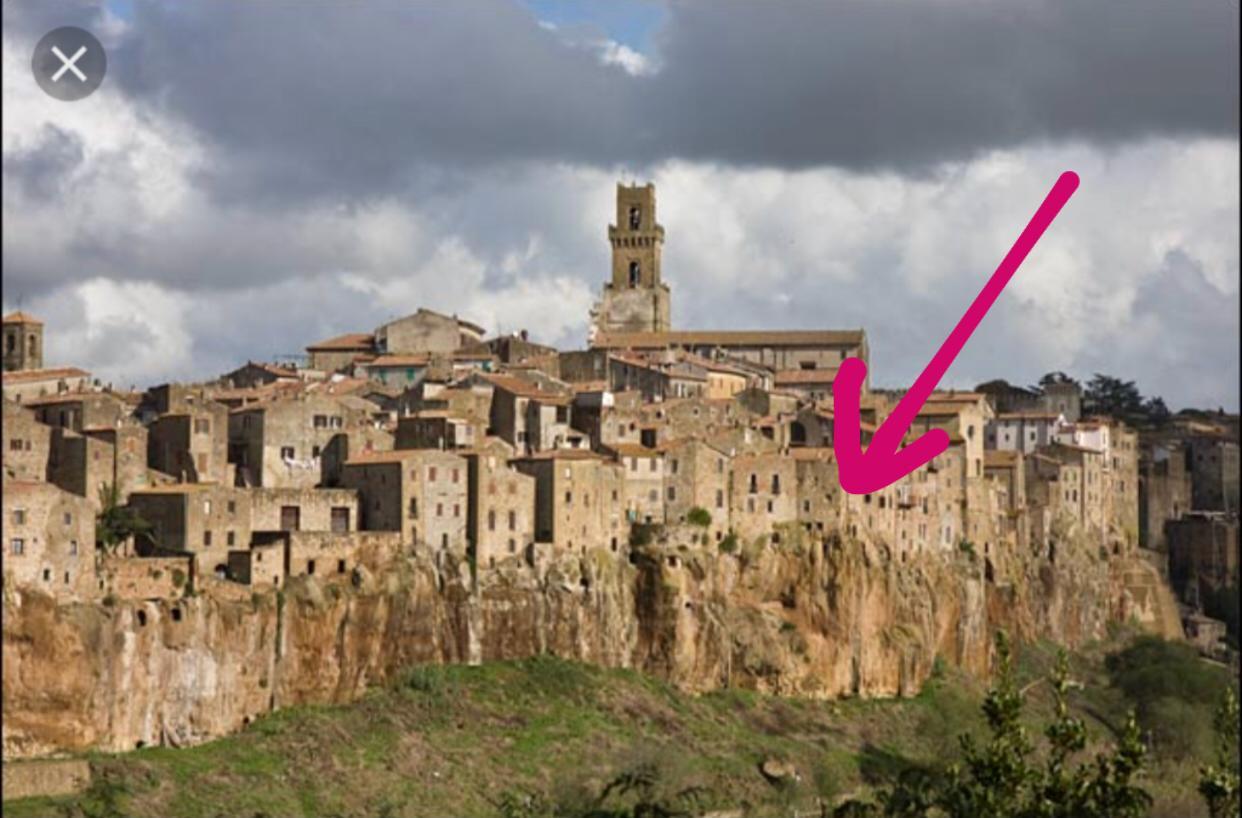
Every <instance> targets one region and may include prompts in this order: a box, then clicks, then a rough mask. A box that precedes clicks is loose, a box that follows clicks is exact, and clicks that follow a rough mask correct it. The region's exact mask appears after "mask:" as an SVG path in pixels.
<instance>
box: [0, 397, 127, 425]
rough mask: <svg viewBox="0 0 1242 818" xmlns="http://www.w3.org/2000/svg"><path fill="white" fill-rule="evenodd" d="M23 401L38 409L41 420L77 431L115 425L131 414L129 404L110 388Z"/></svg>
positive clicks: (37, 417)
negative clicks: (108, 390)
mask: <svg viewBox="0 0 1242 818" xmlns="http://www.w3.org/2000/svg"><path fill="white" fill-rule="evenodd" d="M23 404H24V405H25V406H27V407H29V408H30V409H31V410H32V411H33V412H34V413H35V419H36V420H38V421H39V422H40V423H45V424H47V425H48V426H53V427H61V428H64V429H72V430H73V431H75V432H80V431H82V430H83V429H86V428H99V427H103V426H116V425H117V424H119V423H123V422H124V421H126V420H127V419H128V418H129V416H130V414H131V410H130V407H129V404H127V403H126V402H125V401H123V400H122V399H121V398H119V397H117V396H116V395H114V394H113V393H111V392H70V393H66V394H63V395H50V396H48V397H45V398H34V399H31V400H28V401H24V402H23Z"/></svg>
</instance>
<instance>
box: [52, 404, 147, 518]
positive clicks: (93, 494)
mask: <svg viewBox="0 0 1242 818" xmlns="http://www.w3.org/2000/svg"><path fill="white" fill-rule="evenodd" d="M51 432H52V434H51V445H50V451H49V453H48V469H47V477H48V480H49V481H50V482H52V483H55V484H56V485H58V486H60V487H61V488H62V489H64V490H66V491H69V492H72V493H74V494H77V495H78V496H80V497H85V498H86V499H87V501H89V502H90V503H92V504H94V505H96V506H98V505H99V504H100V502H101V497H102V495H103V494H104V493H105V491H106V490H107V491H110V490H111V487H113V486H115V488H116V492H117V500H118V502H121V503H124V502H125V500H126V498H127V497H128V496H129V493H130V492H131V491H134V490H138V489H143V488H147V487H150V486H152V485H155V484H157V483H162V482H164V481H165V480H166V479H167V478H161V477H160V475H159V473H158V472H153V471H151V469H149V468H147V430H146V428H145V427H143V426H139V425H137V424H133V423H125V424H122V425H119V426H98V427H88V428H84V429H83V430H82V432H81V433H80V434H79V433H77V432H74V431H72V430H71V429H67V428H63V427H57V428H54V429H52V430H51Z"/></svg>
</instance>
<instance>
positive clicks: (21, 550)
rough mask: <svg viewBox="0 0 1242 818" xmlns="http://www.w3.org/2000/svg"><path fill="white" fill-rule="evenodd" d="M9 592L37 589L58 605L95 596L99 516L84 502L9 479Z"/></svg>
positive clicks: (5, 485) (6, 553)
mask: <svg viewBox="0 0 1242 818" xmlns="http://www.w3.org/2000/svg"><path fill="white" fill-rule="evenodd" d="M0 490H2V491H3V494H4V515H3V523H2V528H3V533H2V534H0V537H2V538H3V543H4V554H3V568H4V585H5V588H9V587H13V586H22V587H29V588H38V589H39V590H41V591H43V592H45V593H48V594H51V595H52V596H54V597H56V598H57V599H59V600H86V599H90V598H93V597H94V596H96V595H97V593H96V592H97V591H98V586H97V585H96V572H95V515H94V512H93V510H92V509H91V507H90V505H89V504H88V503H87V502H86V501H85V500H84V499H82V498H81V497H77V496H75V495H72V494H70V493H68V492H66V491H63V490H61V489H59V488H57V487H56V486H54V485H51V484H49V483H45V482H37V481H27V480H11V479H7V478H6V479H5V480H4V482H3V485H2V486H0Z"/></svg>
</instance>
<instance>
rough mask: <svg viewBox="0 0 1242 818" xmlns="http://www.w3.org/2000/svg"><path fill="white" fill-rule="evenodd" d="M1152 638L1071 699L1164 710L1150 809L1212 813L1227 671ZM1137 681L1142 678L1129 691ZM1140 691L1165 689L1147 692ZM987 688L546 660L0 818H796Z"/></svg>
mask: <svg viewBox="0 0 1242 818" xmlns="http://www.w3.org/2000/svg"><path fill="white" fill-rule="evenodd" d="M1144 644H1145V645H1147V646H1148V647H1147V648H1145V649H1146V650H1148V652H1147V653H1145V654H1142V653H1140V654H1133V652H1132V654H1127V656H1128V657H1129V659H1130V660H1132V664H1134V665H1136V666H1138V667H1135V668H1127V667H1125V666H1124V665H1125V662H1122V661H1120V660H1114V661H1113V662H1111V665H1112V673H1111V674H1110V671H1109V669H1108V668H1107V667H1106V663H1105V660H1104V649H1103V647H1102V646H1101V647H1097V648H1096V649H1094V650H1090V651H1087V652H1084V653H1083V654H1080V655H1078V656H1076V657H1075V663H1074V664H1075V676H1076V677H1077V678H1080V679H1082V680H1083V681H1084V682H1086V687H1085V689H1084V690H1083V691H1082V692H1081V693H1080V694H1079V695H1077V697H1076V706H1077V708H1078V709H1079V711H1080V712H1081V713H1082V714H1084V715H1085V716H1086V717H1087V718H1088V719H1089V725H1090V728H1091V730H1092V733H1093V735H1094V736H1096V737H1097V738H1108V737H1109V736H1110V731H1111V730H1112V729H1113V728H1114V727H1115V726H1117V725H1119V724H1120V722H1121V719H1122V717H1123V714H1124V713H1125V712H1126V711H1127V709H1128V708H1129V707H1131V706H1134V705H1136V704H1138V705H1140V706H1141V707H1143V708H1146V710H1147V711H1150V712H1148V716H1147V717H1148V718H1149V719H1151V724H1152V725H1162V726H1163V728H1164V730H1163V732H1164V735H1163V736H1157V735H1156V734H1157V733H1159V732H1160V730H1159V729H1157V727H1155V726H1153V727H1152V728H1151V729H1152V730H1153V735H1154V736H1156V738H1155V739H1153V740H1157V739H1158V740H1159V741H1160V742H1162V746H1161V747H1159V748H1157V752H1156V753H1155V754H1154V757H1153V758H1152V765H1151V768H1150V772H1149V774H1148V775H1147V776H1146V778H1145V781H1146V783H1147V784H1148V786H1149V788H1150V790H1151V792H1152V793H1153V794H1154V795H1155V796H1156V797H1157V804H1156V808H1155V810H1154V811H1153V815H1157V816H1159V815H1178V816H1188V815H1197V814H1202V813H1203V807H1202V805H1201V803H1200V802H1199V800H1198V797H1197V795H1196V794H1195V783H1196V780H1197V779H1196V771H1197V766H1198V763H1199V758H1200V757H1203V758H1206V753H1208V752H1210V719H1211V703H1210V702H1207V701H1204V700H1205V699H1210V698H1211V697H1212V696H1214V695H1215V694H1216V693H1217V692H1219V690H1220V686H1221V685H1223V684H1224V683H1225V682H1224V678H1225V672H1224V670H1223V669H1219V668H1213V667H1208V666H1206V665H1203V663H1201V662H1199V661H1198V660H1197V659H1195V658H1194V657H1193V655H1191V654H1188V653H1185V652H1182V651H1178V650H1177V649H1175V648H1168V646H1164V645H1157V647H1156V648H1150V644H1151V643H1144ZM1135 650H1137V649H1135ZM1153 651H1155V652H1154V653H1153ZM1171 651H1172V652H1171ZM1052 657H1053V651H1052V649H1050V648H1047V647H1044V646H1028V647H1026V648H1024V649H1023V650H1022V651H1021V652H1020V654H1019V661H1020V666H1021V672H1022V675H1023V677H1024V678H1025V679H1026V680H1028V681H1034V680H1035V679H1037V678H1039V676H1040V675H1041V674H1042V673H1044V672H1045V671H1046V670H1047V668H1048V666H1049V665H1050V664H1051V661H1052ZM1170 657H1171V658H1170ZM1161 662H1164V663H1165V665H1168V667H1164V666H1163V665H1161ZM1186 663H1189V664H1186ZM1153 666H1155V667H1157V668H1160V669H1158V670H1155V671H1153V670H1152V667H1153ZM1188 667H1189V668H1190V672H1191V675H1192V676H1193V677H1194V679H1196V680H1198V681H1196V682H1195V683H1194V684H1197V685H1199V687H1194V684H1192V687H1194V690H1193V691H1192V695H1191V696H1190V698H1189V699H1187V697H1185V696H1182V695H1181V692H1184V688H1185V683H1184V682H1176V681H1175V680H1176V679H1177V678H1185V674H1186V673H1187V668H1188ZM1131 671H1133V672H1135V673H1140V674H1146V676H1143V677H1142V678H1139V677H1137V676H1134V675H1133V673H1131ZM1127 673H1131V675H1130V676H1126V675H1125V674H1127ZM1136 680H1137V681H1136ZM1127 683H1130V684H1131V685H1133V684H1139V685H1141V686H1143V687H1142V689H1141V690H1139V691H1138V692H1137V693H1135V692H1134V691H1128V690H1127V687H1126V684H1127ZM1045 688H1046V685H1042V684H1038V683H1036V684H1035V685H1034V686H1032V687H1031V688H1030V689H1029V692H1028V698H1029V700H1030V702H1031V707H1030V708H1029V710H1030V712H1031V717H1032V719H1033V720H1034V721H1036V722H1038V721H1039V720H1040V719H1043V718H1046V717H1047V715H1048V712H1049V711H1048V701H1049V697H1048V695H1047V691H1046V689H1045ZM1200 688H1202V689H1200ZM1144 690H1149V691H1150V690H1157V691H1158V693H1157V694H1156V695H1154V696H1148V697H1147V698H1150V699H1151V701H1146V700H1144V696H1145V694H1144V693H1143V691H1144ZM1179 691H1180V692H1179ZM982 693H983V689H982V686H981V685H979V684H977V683H975V682H972V681H970V680H967V679H964V678H961V677H960V676H958V675H956V674H954V673H952V672H949V671H945V672H941V673H938V674H937V677H936V678H935V679H934V680H933V681H932V682H931V683H930V684H929V685H928V686H927V688H926V690H925V691H924V692H923V693H922V694H921V695H920V696H919V697H917V698H915V699H910V700H904V701H839V702H818V701H806V700H796V699H778V698H773V697H765V696H758V695H755V694H752V693H748V692H744V691H727V692H721V693H715V694H711V695H706V696H699V697H693V696H686V695H684V694H680V693H678V692H676V691H675V690H673V689H671V688H670V687H668V686H667V685H665V684H663V683H661V682H658V681H655V680H653V679H649V678H646V677H643V676H641V675H639V674H637V673H633V672H629V671H624V670H601V669H598V668H594V667H589V666H584V665H579V664H573V663H569V662H563V661H560V660H556V659H551V658H537V659H530V660H526V661H521V662H508V663H501V664H494V665H487V666H483V667H459V666H455V667H421V668H414V669H411V670H410V671H409V672H408V673H407V674H406V675H405V677H404V678H403V679H402V680H401V682H400V683H399V684H396V685H393V686H391V687H389V688H385V689H377V690H374V691H372V692H371V693H370V694H369V695H368V696H366V697H365V698H364V699H363V700H361V701H359V702H357V703H355V704H352V705H349V706H345V707H301V708H292V709H289V710H285V711H282V712H279V713H276V714H274V715H272V716H269V717H267V718H264V719H261V720H259V721H257V722H256V723H254V724H251V725H250V726H249V727H248V728H247V729H246V730H245V731H244V732H242V733H241V734H239V735H236V736H232V737H229V738H226V739H222V740H219V741H215V742H212V743H210V744H206V745H203V746H199V747H193V748H188V749H182V750H173V749H163V748H156V749H146V750H139V751H136V752H132V753H125V754H123V755H116V756H105V755H98V756H93V757H92V758H91V760H92V764H93V768H94V771H95V782H94V784H93V786H92V789H91V790H90V791H89V792H88V793H86V794H85V795H84V796H82V797H79V798H73V799H31V800H27V801H20V802H10V803H6V804H5V814H6V815H13V816H21V815H59V814H63V815H84V816H103V815H135V816H147V815H150V816H217V815H227V816H259V815H265V816H286V815H342V816H345V815H403V816H404V815H409V816H445V815H453V816H482V815H498V814H508V815H516V814H531V815H538V814H550V813H552V812H557V813H561V814H571V815H572V814H577V815H581V814H585V813H587V812H588V811H590V810H597V811H599V812H597V813H596V814H625V813H626V810H627V809H628V808H629V807H631V806H632V805H633V803H634V802H635V800H636V799H638V798H640V797H648V798H650V799H652V800H660V801H663V802H665V803H672V802H675V801H678V797H679V796H681V799H680V802H681V803H691V802H693V803H696V804H698V805H699V807H700V808H701V809H704V810H708V809H733V810H741V811H742V812H743V813H745V814H756V815H776V814H785V815H787V814H789V811H788V808H789V807H790V806H792V805H797V806H800V807H802V808H804V809H811V808H813V807H814V805H815V803H816V799H817V798H824V799H827V800H829V802H830V803H833V802H835V801H836V799H838V798H840V797H841V796H844V795H847V794H853V793H862V792H865V791H866V790H867V789H868V787H870V786H872V785H874V784H878V783H883V782H884V781H885V780H887V779H888V778H889V777H890V776H892V775H893V774H895V773H896V772H897V771H899V770H901V769H902V768H903V767H905V766H909V765H919V766H926V767H934V766H937V765H942V764H944V763H946V762H947V761H949V760H951V758H952V757H953V756H954V755H955V753H956V748H957V742H956V736H957V735H958V734H959V733H961V732H962V731H978V730H980V729H981V726H982V719H981V717H980V715H979V710H978V703H979V700H980V697H981V695H982ZM1037 726H1038V725H1037V724H1032V727H1037ZM1204 731H1206V732H1204ZM765 760H773V761H780V762H787V763H789V764H791V765H792V768H793V769H794V770H796V771H797V780H793V779H792V778H789V777H786V778H784V779H782V780H777V781H773V780H771V779H770V778H769V777H767V776H765V775H764V773H763V772H761V770H760V766H761V764H762V763H763V762H764V761H765ZM769 772H773V769H772V768H769ZM627 774H628V775H627ZM618 776H623V777H624V778H623V780H624V782H625V783H627V784H629V785H630V786H629V788H628V790H625V791H624V792H620V790H623V789H625V788H622V787H614V788H613V791H612V792H611V793H610V794H609V796H608V798H607V799H605V800H603V801H601V800H600V796H601V794H602V793H603V792H604V791H605V789H606V788H607V787H608V784H609V782H614V781H616V780H617V779H618Z"/></svg>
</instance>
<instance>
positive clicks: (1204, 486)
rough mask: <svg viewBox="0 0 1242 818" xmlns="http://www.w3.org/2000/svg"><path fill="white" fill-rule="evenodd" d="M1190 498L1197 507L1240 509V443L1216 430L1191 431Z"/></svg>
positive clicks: (1188, 441)
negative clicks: (1215, 431) (1195, 432)
mask: <svg viewBox="0 0 1242 818" xmlns="http://www.w3.org/2000/svg"><path fill="white" fill-rule="evenodd" d="M1186 442H1187V444H1189V447H1190V481H1191V493H1192V496H1191V502H1192V503H1193V505H1194V508H1195V510H1196V511H1225V512H1230V513H1233V514H1237V513H1238V512H1239V505H1238V504H1239V496H1238V492H1239V483H1238V481H1239V474H1238V471H1239V460H1238V444H1237V442H1236V441H1233V440H1226V439H1224V438H1223V437H1220V436H1219V435H1217V434H1210V433H1209V434H1192V435H1189V436H1188V437H1187V438H1186Z"/></svg>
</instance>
